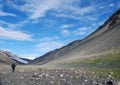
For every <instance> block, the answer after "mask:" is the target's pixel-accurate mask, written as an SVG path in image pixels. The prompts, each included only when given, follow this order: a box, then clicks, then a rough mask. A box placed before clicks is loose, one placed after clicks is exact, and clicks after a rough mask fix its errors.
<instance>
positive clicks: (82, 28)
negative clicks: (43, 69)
mask: <svg viewBox="0 0 120 85" xmlns="http://www.w3.org/2000/svg"><path fill="white" fill-rule="evenodd" d="M119 3H120V0H104V1H103V0H0V50H9V51H11V52H13V53H15V54H17V55H19V56H21V57H25V58H30V59H33V58H35V57H39V56H41V55H43V54H45V53H46V52H49V51H51V50H54V49H56V48H60V47H62V46H64V45H66V44H68V43H70V42H72V41H74V40H78V39H83V38H84V37H86V36H87V35H89V34H90V33H91V32H93V31H94V30H96V29H97V28H98V27H99V26H100V25H102V24H103V23H104V22H105V21H106V20H107V19H108V17H109V16H110V15H111V14H113V13H114V12H115V11H116V10H117V9H119V8H120V4H119Z"/></svg>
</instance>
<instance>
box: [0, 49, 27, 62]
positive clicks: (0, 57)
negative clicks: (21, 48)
mask: <svg viewBox="0 0 120 85" xmlns="http://www.w3.org/2000/svg"><path fill="white" fill-rule="evenodd" d="M0 63H6V64H11V63H16V64H27V63H28V61H27V60H25V59H22V58H20V57H19V56H17V55H15V54H13V53H11V52H9V51H3V50H0Z"/></svg>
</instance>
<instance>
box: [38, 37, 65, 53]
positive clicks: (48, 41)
mask: <svg viewBox="0 0 120 85" xmlns="http://www.w3.org/2000/svg"><path fill="white" fill-rule="evenodd" d="M63 45H64V43H63V42H61V41H59V39H58V37H57V36H53V37H44V38H41V39H40V42H39V44H37V45H36V48H37V49H38V50H39V51H40V52H41V53H42V54H44V53H47V52H49V51H52V50H55V49H57V48H60V47H62V46H63Z"/></svg>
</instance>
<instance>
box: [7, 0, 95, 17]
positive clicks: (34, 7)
mask: <svg viewBox="0 0 120 85" xmlns="http://www.w3.org/2000/svg"><path fill="white" fill-rule="evenodd" d="M78 2H79V3H80V0H78V1H76V0H71V1H68V0H25V1H24V3H25V4H24V5H19V4H16V3H14V2H13V1H11V0H8V4H9V5H10V6H11V7H14V8H16V9H18V10H20V11H22V12H25V13H26V14H28V16H29V18H30V19H38V18H41V17H44V16H45V15H46V13H48V12H49V11H51V10H52V11H54V12H55V13H57V15H58V16H59V14H60V15H61V14H64V15H70V16H80V15H84V14H86V13H89V12H91V11H93V10H94V7H93V6H87V7H77V6H76V3H78Z"/></svg>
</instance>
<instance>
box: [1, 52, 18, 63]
mask: <svg viewBox="0 0 120 85" xmlns="http://www.w3.org/2000/svg"><path fill="white" fill-rule="evenodd" d="M0 63H4V64H11V63H16V62H15V61H13V60H12V59H10V58H9V57H8V56H7V55H6V54H4V53H2V52H1V51H0Z"/></svg>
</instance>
